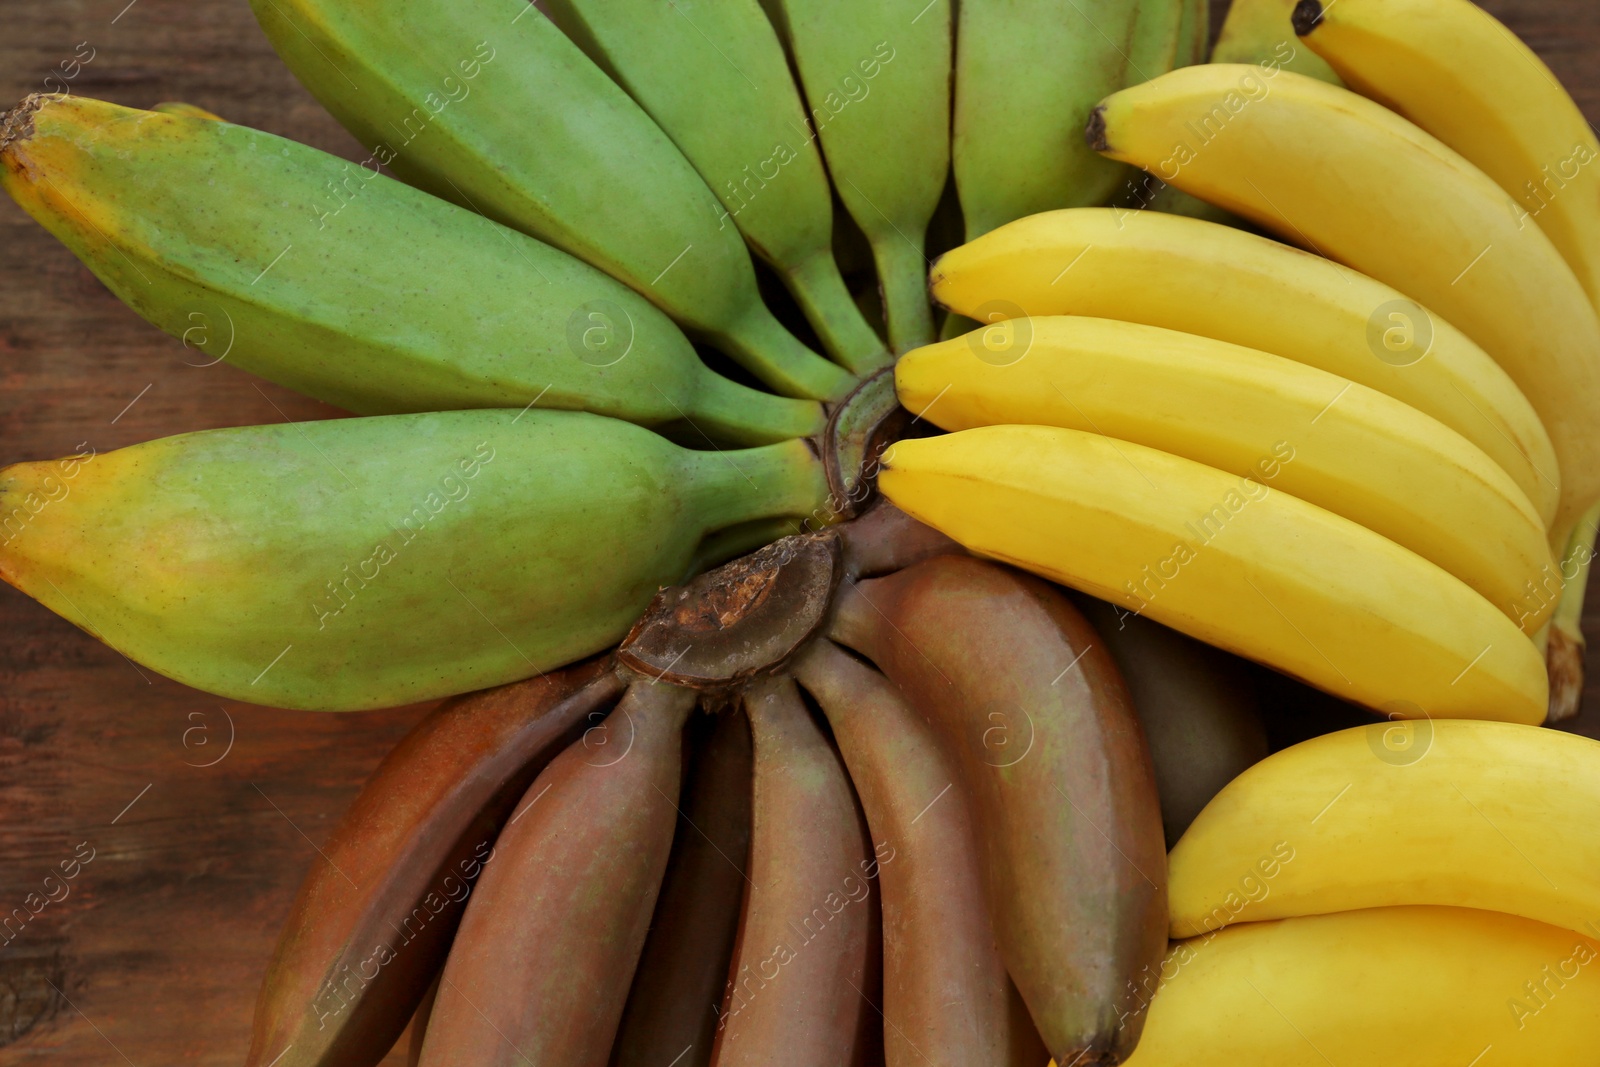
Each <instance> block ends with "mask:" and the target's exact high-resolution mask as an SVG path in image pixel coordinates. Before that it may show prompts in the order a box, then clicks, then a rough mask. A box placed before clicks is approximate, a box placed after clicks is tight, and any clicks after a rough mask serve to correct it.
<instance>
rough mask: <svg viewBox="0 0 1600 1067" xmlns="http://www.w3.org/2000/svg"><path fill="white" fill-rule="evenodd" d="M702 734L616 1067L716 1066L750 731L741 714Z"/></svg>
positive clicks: (743, 841) (745, 843) (744, 856)
mask: <svg viewBox="0 0 1600 1067" xmlns="http://www.w3.org/2000/svg"><path fill="white" fill-rule="evenodd" d="M707 718H708V719H709V717H707ZM695 732H696V733H698V734H700V735H703V736H702V737H700V738H696V740H697V741H699V745H698V750H697V751H696V752H695V753H694V754H693V755H692V756H691V757H690V765H689V770H688V776H687V782H686V784H685V787H684V801H683V804H682V807H681V810H680V812H679V815H678V828H677V830H676V831H675V832H674V834H673V839H672V856H671V858H670V859H669V860H668V861H667V873H666V878H665V879H664V880H663V882H662V885H661V895H660V897H658V898H657V900H656V913H655V916H654V918H653V919H652V920H651V923H650V935H649V937H647V938H646V939H645V943H644V951H643V952H642V953H641V954H640V956H639V967H638V970H637V971H635V973H634V976H633V988H632V989H631V990H630V991H629V993H628V1006H627V1007H626V1008H625V1009H624V1010H623V1012H622V1023H621V1025H620V1026H619V1027H618V1028H617V1040H616V1044H615V1045H614V1046H612V1049H611V1065H612V1067H660V1065H661V1064H662V1063H663V1062H664V1061H666V1060H667V1059H668V1058H669V1057H672V1056H677V1057H678V1059H677V1060H675V1061H673V1064H674V1067H704V1065H705V1064H708V1063H710V1062H711V1045H712V1040H713V1037H714V1035H715V1032H716V1025H717V1005H718V1003H720V1001H721V997H722V988H723V983H725V982H726V981H727V978H728V963H729V960H730V958H731V957H732V955H733V943H734V939H735V937H736V936H737V935H738V932H739V903H740V901H741V900H742V899H743V898H744V885H745V881H744V880H745V877H746V876H745V867H746V865H747V861H748V859H749V852H750V781H751V752H750V724H749V722H748V721H747V720H746V719H745V717H744V715H742V714H740V713H739V712H737V711H736V710H735V711H730V712H726V713H722V714H719V715H717V716H716V718H715V720H713V721H711V722H708V724H707V726H706V727H705V728H703V729H701V730H698V731H695ZM663 1053H665V1054H666V1055H665V1056H663Z"/></svg>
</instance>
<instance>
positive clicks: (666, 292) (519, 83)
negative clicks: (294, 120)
mask: <svg viewBox="0 0 1600 1067" xmlns="http://www.w3.org/2000/svg"><path fill="white" fill-rule="evenodd" d="M251 7H252V8H253V9H254V11H255V13H256V19H257V21H259V22H260V23H261V28H262V29H263V30H265V31H266V34H267V37H268V38H269V39H270V40H271V41H272V44H273V46H274V47H275V48H276V49H277V51H278V55H279V56H281V57H282V59H283V61H284V62H285V63H286V64H287V65H288V67H289V69H290V70H291V71H293V72H294V74H295V76H296V77H297V78H299V79H300V81H301V82H302V83H303V84H304V85H305V86H306V88H307V89H309V90H311V93H312V95H313V96H315V97H316V98H317V99H318V100H319V101H320V102H321V103H322V105H323V106H324V107H326V108H327V109H328V110H329V111H330V112H331V113H332V114H333V116H334V117H335V118H336V119H338V120H339V121H340V122H341V123H343V124H344V126H345V127H346V128H347V129H349V130H350V132H351V133H352V134H354V135H355V136H356V138H357V139H358V140H360V141H361V143H362V144H363V145H364V146H366V148H367V149H368V150H369V151H370V152H371V156H370V157H369V159H368V161H367V164H366V165H369V166H371V167H372V168H373V169H376V167H377V166H379V165H383V166H387V167H389V168H390V169H391V170H393V171H394V173H395V174H396V175H398V176H399V177H401V178H403V179H404V180H406V181H408V182H410V183H412V184H413V185H416V186H418V187H419V188H423V189H426V190H428V191H429V192H432V193H434V194H436V195H438V196H440V197H443V198H444V199H446V200H450V201H453V202H455V203H457V204H460V205H462V206H463V207H467V208H471V209H472V210H474V211H479V212H482V213H483V214H485V215H487V216H488V217H490V218H492V219H495V220H496V221H499V222H503V223H505V224H506V225H508V226H511V227H513V228H515V229H519V230H522V231H523V232H524V233H527V234H529V235H531V236H533V237H537V238H539V239H540V240H543V241H546V242H548V243H549V244H552V245H555V246H556V247H557V248H560V249H563V250H564V251H567V252H570V253H571V254H573V255H575V256H577V257H578V258H579V259H582V260H584V261H585V262H588V263H590V264H592V265H593V266H595V267H598V268H600V269H601V270H603V271H605V272H606V273H607V274H610V275H611V276H612V277H613V278H616V279H617V280H618V281H620V282H623V283H624V284H626V285H628V286H630V287H632V288H633V289H635V290H637V291H638V292H640V293H642V294H643V295H644V296H646V297H648V298H649V299H650V300H651V301H652V302H653V303H655V304H656V305H657V306H658V307H660V308H661V309H662V310H663V311H665V312H667V314H669V315H671V316H672V317H673V318H674V319H676V320H677V321H678V322H679V324H681V325H683V326H684V327H685V328H686V329H688V330H689V331H690V332H691V333H694V334H697V335H699V336H701V337H703V338H706V339H708V340H710V341H711V342H712V343H713V344H715V345H717V346H718V347H720V348H722V349H723V350H724V351H725V352H727V354H728V355H729V356H731V357H732V358H733V359H734V360H736V361H737V362H739V363H740V364H741V365H742V366H744V367H745V368H746V369H748V370H749V371H750V372H751V373H753V374H755V375H756V376H757V377H758V378H760V379H761V380H762V381H763V382H765V383H766V384H767V385H769V386H771V387H772V388H773V389H774V390H776V391H777V392H780V393H784V394H785V395H789V396H801V397H808V398H812V399H824V398H831V397H835V396H839V395H842V394H844V393H846V392H848V391H849V390H850V388H851V387H852V385H853V384H854V377H853V376H852V375H851V374H849V373H848V372H846V371H845V370H843V369H842V368H840V367H838V366H836V365H834V364H832V363H829V362H828V361H827V360H825V359H823V358H822V357H821V356H818V355H817V354H816V353H814V352H811V351H810V350H809V349H807V348H806V347H805V346H804V345H802V344H801V343H800V342H799V341H797V340H796V339H795V338H794V337H793V336H792V335H791V334H789V332H788V331H786V330H785V329H784V328H783V327H782V326H781V325H779V323H778V321H777V320H776V319H775V318H773V317H772V314H771V312H769V311H768V310H767V308H766V306H765V305H764V304H763V303H762V301H761V297H760V294H759V293H758V292H757V290H756V282H755V273H754V270H753V268H752V265H751V263H750V256H749V253H748V251H747V250H746V249H745V247H744V242H743V241H742V240H741V239H740V237H739V234H738V231H737V230H735V229H734V228H733V227H731V226H723V225H721V224H720V223H719V219H720V218H721V217H722V215H723V210H722V205H721V203H720V202H719V201H718V200H717V198H716V196H715V195H713V194H712V192H711V190H710V189H709V188H707V187H706V183H705V181H704V180H703V179H702V178H701V177H700V175H699V174H697V173H696V172H695V169H694V167H693V165H691V164H690V163H689V161H688V160H686V159H684V158H683V153H682V152H680V151H679V150H678V148H677V147H676V146H675V145H674V144H673V143H672V141H671V140H670V139H669V138H668V137H667V135H666V134H665V133H663V132H662V131H661V129H660V128H659V127H657V126H656V124H655V123H654V122H652V121H651V119H650V116H649V115H647V114H645V113H644V111H643V110H641V109H640V108H639V106H638V105H637V104H635V103H634V102H633V101H632V100H631V99H629V97H628V95H627V93H625V92H623V90H622V89H621V88H620V87H618V86H617V85H616V84H615V83H614V82H612V81H611V79H610V78H608V77H607V76H606V75H605V73H604V72H603V71H601V70H600V69H599V68H598V67H596V66H595V65H594V63H593V62H592V61H591V60H590V59H589V58H588V57H587V56H585V55H584V54H583V53H582V52H581V51H580V50H579V49H578V47H577V45H575V44H573V43H572V42H571V41H569V40H568V39H567V37H566V35H565V34H563V33H562V32H561V31H560V30H559V29H558V28H556V26H554V25H553V24H552V23H551V22H550V21H549V20H548V19H546V18H545V17H543V16H542V15H541V14H540V12H539V11H537V10H535V9H534V8H532V6H531V5H529V4H528V3H527V0H480V2H477V3H471V4H461V3H451V2H449V0H392V2H388V3H382V4H379V3H377V2H375V0H354V2H352V0H252V3H251ZM307 251H310V250H309V249H308V250H307Z"/></svg>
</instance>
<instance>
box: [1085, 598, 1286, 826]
mask: <svg viewBox="0 0 1600 1067" xmlns="http://www.w3.org/2000/svg"><path fill="white" fill-rule="evenodd" d="M1076 603H1077V605H1078V609H1079V610H1080V611H1082V612H1083V614H1084V616H1085V617H1086V618H1087V619H1088V620H1089V621H1090V622H1091V623H1093V624H1094V628H1095V629H1096V630H1098V631H1099V633H1100V639H1101V640H1102V641H1104V642H1105V644H1106V648H1107V649H1108V650H1109V651H1110V653H1111V658H1112V659H1113V660H1115V661H1116V664H1117V671H1118V673H1120V674H1121V675H1122V678H1123V681H1125V682H1127V683H1128V692H1129V694H1130V695H1131V696H1132V697H1133V708H1134V711H1136V712H1138V715H1139V723H1140V725H1141V726H1143V727H1144V736H1145V739H1146V740H1147V741H1148V742H1149V744H1150V762H1151V764H1152V765H1153V766H1154V767H1155V772H1156V787H1157V789H1158V791H1159V792H1160V794H1161V825H1162V828H1163V829H1164V830H1165V831H1166V835H1167V847H1168V848H1169V849H1170V848H1171V847H1172V846H1173V845H1175V844H1177V841H1178V838H1180V837H1181V836H1183V832H1184V831H1185V830H1186V829H1188V827H1189V824H1190V823H1192V822H1194V819H1195V816H1196V815H1199V814H1200V811H1201V809H1202V808H1204V807H1205V806H1206V804H1207V803H1208V802H1209V801H1210V800H1211V798H1212V797H1214V796H1216V795H1217V794H1218V793H1219V792H1221V790H1222V787H1223V786H1225V785H1227V784H1228V783H1229V782H1231V781H1233V779H1235V778H1237V777H1238V776H1239V775H1240V774H1241V773H1243V772H1244V771H1245V770H1246V769H1247V768H1249V767H1250V766H1252V765H1253V764H1255V763H1257V762H1259V761H1260V760H1263V759H1265V758H1266V756H1267V733H1266V728H1265V726H1264V725H1263V724H1262V721H1261V708H1260V702H1259V700H1258V699H1257V697H1256V693H1255V688H1254V686H1253V685H1252V684H1251V683H1252V679H1251V677H1250V673H1249V670H1248V668H1247V667H1246V665H1245V664H1244V663H1243V662H1242V661H1241V660H1239V659H1238V658H1237V657H1235V656H1231V655H1229V654H1228V653H1226V652H1223V651H1222V650H1221V649H1217V648H1212V647H1211V646H1210V645H1205V644H1201V643H1200V642H1199V641H1196V640H1194V639H1193V638H1189V637H1185V636H1183V635H1182V634H1180V633H1178V632H1177V631H1176V630H1169V629H1168V628H1167V627H1165V626H1162V625H1160V624H1159V623H1154V622H1151V621H1150V620H1149V619H1144V618H1140V617H1139V616H1137V615H1133V614H1131V613H1129V612H1126V611H1123V610H1121V609H1120V608H1116V607H1113V606H1111V605H1110V604H1107V603H1106V602H1105V601H1103V600H1097V599H1095V598H1094V597H1086V596H1079V597H1077V598H1076Z"/></svg>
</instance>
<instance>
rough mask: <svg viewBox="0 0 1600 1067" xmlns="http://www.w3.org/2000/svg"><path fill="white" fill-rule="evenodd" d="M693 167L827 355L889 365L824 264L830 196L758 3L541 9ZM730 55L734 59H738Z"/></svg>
mask: <svg viewBox="0 0 1600 1067" xmlns="http://www.w3.org/2000/svg"><path fill="white" fill-rule="evenodd" d="M546 9H547V10H548V11H549V13H550V17H551V18H552V19H553V20H554V21H555V23H556V25H558V26H560V27H561V28H562V29H563V30H565V31H566V33H567V35H568V36H569V37H571V38H572V39H573V40H574V41H576V42H577V43H578V44H579V46H580V47H582V48H583V50H584V51H585V52H586V53H587V54H588V55H589V57H590V58H591V59H593V60H594V61H595V62H596V63H597V64H599V65H600V66H601V67H602V68H604V69H605V70H606V71H607V72H608V73H609V74H610V75H611V76H612V77H613V78H614V79H616V81H617V84H619V85H621V86H622V87H623V88H625V89H627V90H628V92H629V94H630V95H632V96H633V98H634V99H635V100H637V101H638V102H639V105H640V106H641V107H643V108H644V109H645V110H646V111H648V112H649V113H650V117H651V118H653V119H655V120H656V122H657V123H658V124H660V126H661V128H662V129H663V130H664V131H666V134H667V136H669V137H671V138H672V140H673V142H674V143H676V144H677V146H678V147H679V148H680V149H681V150H682V151H683V154H684V155H685V156H686V157H688V159H689V161H690V162H691V163H693V164H694V165H695V169H697V170H698V171H699V172H700V174H701V176H702V177H703V178H705V180H706V184H707V185H709V186H711V191H712V192H714V193H716V195H717V199H719V200H720V201H722V206H723V209H724V210H723V214H722V217H721V219H720V220H719V221H720V222H721V223H722V224H723V225H729V224H732V225H736V226H738V228H739V231H740V232H741V233H743V234H744V236H745V240H746V241H748V242H749V244H750V247H751V249H752V250H753V251H754V252H755V253H756V254H757V255H759V256H760V257H761V258H762V259H763V260H765V261H766V262H767V263H769V264H771V265H772V267H773V268H774V269H775V270H777V272H778V273H779V275H780V276H782V278H783V280H784V284H785V285H787V286H788V288H789V291H790V293H791V294H792V295H793V296H794V298H795V299H796V300H797V301H798V302H799V304H800V306H801V308H802V309H803V310H804V311H805V315H806V318H807V320H808V321H809V322H810V323H811V326H812V327H813V328H814V329H815V330H816V331H817V334H818V336H819V337H820V338H821V340H822V343H823V345H824V347H826V348H827V350H828V352H829V354H830V355H832V356H833V357H834V358H835V359H837V360H838V361H839V362H840V363H842V364H843V365H844V366H845V367H847V368H849V369H850V370H852V371H856V372H862V371H870V370H875V369H877V368H879V367H883V366H886V365H887V364H888V363H889V362H890V358H889V355H888V352H887V351H886V350H885V349H884V345H883V341H882V340H881V339H879V337H878V335H877V334H876V333H874V332H873V329H872V327H871V326H869V325H868V324H867V320H866V319H865V318H864V317H863V316H862V314H861V312H860V311H859V310H858V309H857V308H856V305H855V301H854V300H853V299H852V298H851V296H850V292H849V290H848V289H846V288H845V282H844V278H843V276H842V275H841V274H840V273H839V267H838V264H836V263H835V262H834V259H833V248H832V244H833V199H832V194H831V193H830V191H829V188H828V176H827V174H826V173H825V172H824V171H823V167H822V155H821V153H820V152H819V151H818V150H817V145H816V138H815V136H814V135H813V134H812V132H811V128H810V124H809V122H808V120H807V116H806V109H805V106H804V104H802V103H801V100H800V94H799V91H798V89H797V88H796V87H795V84H794V81H793V79H792V78H791V77H790V76H789V66H788V61H787V60H786V59H785V57H784V54H783V46H782V45H781V44H780V43H779V41H778V38H777V35H776V33H774V31H773V28H772V24H771V23H770V22H769V21H768V20H767V18H766V15H765V14H764V13H763V12H762V10H761V5H760V4H759V3H757V0H711V2H704V0H701V2H696V0H672V2H671V3H664V4H660V3H658V4H637V3H626V2H620V0H554V2H552V3H549V4H547V5H546ZM735 57H737V59H735Z"/></svg>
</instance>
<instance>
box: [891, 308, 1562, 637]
mask: <svg viewBox="0 0 1600 1067" xmlns="http://www.w3.org/2000/svg"><path fill="white" fill-rule="evenodd" d="M993 334H1009V335H1010V336H1011V343H1010V344H1002V345H999V346H996V347H992V348H991V347H986V346H985V345H984V340H985V338H986V337H989V336H990V335H993ZM895 385H896V388H897V391H898V392H899V395H900V401H901V403H902V404H904V405H906V407H907V408H909V409H910V410H912V411H916V412H920V413H921V414H922V417H923V418H925V419H927V420H928V421H930V422H933V423H935V424H936V425H938V426H941V427H943V428H944V429H946V430H966V429H970V428H972V427H974V426H993V425H996V424H1006V423H1021V424H1030V425H1041V426H1065V427H1069V428H1071V429H1074V430H1084V431H1089V432H1093V433H1102V434H1105V435H1106V436H1108V437H1114V438H1118V439H1120V440H1123V441H1133V442H1135V443H1137V444H1141V445H1147V446H1149V447H1150V448H1155V449H1159V450H1161V451H1163V452H1170V453H1172V454H1173V455H1175V456H1182V457H1184V458H1185V459H1192V460H1194V461H1196V462H1198V463H1204V464H1206V465H1207V466H1209V467H1215V468H1217V469H1219V470H1222V471H1226V472H1228V473H1229V474H1232V475H1235V476H1237V477H1241V478H1253V479H1255V480H1256V481H1258V482H1261V483H1263V484H1267V485H1270V487H1271V488H1273V489H1276V490H1280V491H1282V492H1284V493H1287V494H1289V495H1291V496H1295V497H1299V498H1300V499H1301V500H1305V501H1308V502H1309V503H1312V504H1315V505H1317V506H1318V507H1321V508H1326V509H1327V510H1329V511H1331V512H1333V513H1334V514H1336V515H1342V516H1344V517H1345V518H1347V519H1350V520H1351V521H1353V522H1357V523H1360V524H1361V525H1362V526H1365V527H1367V528H1368V529H1370V530H1372V531H1374V532H1376V533H1379V534H1382V535H1383V536H1384V537H1387V538H1388V539H1389V540H1391V541H1394V542H1395V543H1396V544H1399V545H1402V546H1404V547H1406V548H1409V549H1411V550H1412V551H1413V552H1415V553H1417V554H1418V555H1420V556H1422V557H1423V558H1425V559H1428V560H1431V561H1433V562H1434V563H1436V564H1438V565H1439V566H1440V567H1443V568H1444V569H1445V570H1447V571H1449V572H1450V573H1451V574H1453V575H1455V576H1456V577H1457V578H1459V579H1461V580H1462V581H1463V582H1465V583H1467V585H1469V586H1471V587H1472V588H1473V589H1476V590H1477V591H1478V592H1479V593H1481V594H1483V596H1484V598H1485V599H1487V600H1488V601H1489V602H1490V603H1492V604H1493V605H1494V606H1495V607H1497V608H1499V609H1500V610H1501V611H1503V612H1505V614H1506V617H1507V618H1509V619H1511V620H1512V621H1513V622H1515V623H1516V624H1517V625H1518V626H1520V627H1521V628H1522V630H1523V632H1524V633H1528V634H1532V633H1534V632H1535V631H1537V630H1538V629H1539V627H1541V626H1542V625H1544V623H1545V620H1546V619H1547V618H1548V617H1549V615H1550V612H1551V610H1553V609H1554V607H1555V604H1554V602H1553V601H1552V600H1551V599H1550V598H1549V597H1530V596H1529V595H1528V592H1527V590H1528V589H1529V588H1537V587H1538V586H1539V585H1540V584H1541V583H1543V582H1547V581H1552V580H1553V579H1554V577H1555V565H1554V561H1553V560H1552V559H1551V557H1550V549H1549V547H1548V546H1547V545H1546V543H1545V528H1544V523H1542V522H1541V521H1540V519H1539V514H1538V512H1536V511H1535V510H1534V509H1533V505H1532V504H1530V503H1529V502H1528V498H1527V496H1526V494H1524V493H1523V492H1522V490H1521V489H1518V488H1517V486H1516V483H1515V482H1513V481H1512V480H1511V478H1510V477H1509V476H1508V475H1507V474H1506V473H1505V471H1503V470H1501V469H1500V468H1499V467H1498V466H1496V465H1495V463H1494V461H1493V460H1491V459H1490V458H1489V457H1488V456H1486V455H1484V454H1483V452H1482V450H1480V449H1479V448H1478V447H1477V446H1476V445H1474V444H1472V442H1470V441H1468V440H1467V439H1466V438H1464V437H1462V436H1461V435H1460V434H1458V433H1456V432H1455V431H1454V430H1452V429H1450V428H1449V427H1448V426H1445V425H1444V424H1443V423H1441V422H1439V421H1438V420H1437V419H1433V418H1431V417H1429V416H1427V415H1424V414H1423V413H1422V412H1420V411H1417V410H1416V409H1415V408H1411V407H1408V406H1407V405H1405V404H1403V403H1401V402H1400V401H1398V400H1395V399H1394V398H1393V397H1389V396H1385V395H1384V394H1382V393H1380V392H1377V391H1376V390H1373V389H1368V388H1367V387H1366V386H1364V385H1358V384H1356V383H1355V382H1352V381H1349V380H1348V379H1345V378H1340V377H1338V376H1337V375H1333V374H1329V373H1327V372H1326V371H1322V370H1318V369H1317V368H1315V367H1310V366H1307V365H1306V364H1304V363H1297V362H1295V361H1294V360H1290V359H1284V358H1283V357H1282V356H1274V355H1269V354H1267V353H1265V352H1258V351H1256V350H1254V349H1249V348H1241V347H1240V346H1238V345H1233V344H1228V343H1227V342H1225V341H1217V340H1213V339H1212V338H1209V337H1198V336H1195V335H1194V334H1186V333H1178V332H1175V331H1173V330H1165V329H1161V328H1160V327H1156V326H1144V325H1140V324H1137V323H1129V322H1119V321H1116V320H1112V319H1096V318H1084V317H1080V316H1047V317H1041V318H1030V319H1014V320H1010V321H1008V322H1005V323H1003V324H1001V325H999V326H990V327H983V328H981V329H980V330H978V331H974V332H973V333H971V334H969V335H967V336H966V337H964V338H958V339H956V340H952V341H944V342H941V343H939V344H937V345H932V346H929V347H927V348H921V349H917V350H916V351H914V352H909V353H907V354H906V355H905V356H903V357H901V359H900V362H899V364H898V366H897V367H896V368H895Z"/></svg>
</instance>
